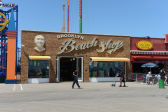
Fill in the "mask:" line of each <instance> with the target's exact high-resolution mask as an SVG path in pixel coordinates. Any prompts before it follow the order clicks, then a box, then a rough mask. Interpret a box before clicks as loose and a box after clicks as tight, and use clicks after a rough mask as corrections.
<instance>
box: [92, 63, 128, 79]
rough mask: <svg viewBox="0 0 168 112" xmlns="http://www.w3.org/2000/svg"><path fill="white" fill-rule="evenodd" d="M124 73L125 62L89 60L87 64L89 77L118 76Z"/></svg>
mask: <svg viewBox="0 0 168 112" xmlns="http://www.w3.org/2000/svg"><path fill="white" fill-rule="evenodd" d="M96 65H97V66H96ZM124 73H125V62H116V61H115V62H90V64H89V76H90V77H119V76H121V75H123V74H124Z"/></svg>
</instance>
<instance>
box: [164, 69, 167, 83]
mask: <svg viewBox="0 0 168 112" xmlns="http://www.w3.org/2000/svg"><path fill="white" fill-rule="evenodd" d="M164 75H165V77H164V85H166V84H167V75H166V71H165V73H164Z"/></svg>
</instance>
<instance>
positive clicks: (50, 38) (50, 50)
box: [21, 30, 130, 83]
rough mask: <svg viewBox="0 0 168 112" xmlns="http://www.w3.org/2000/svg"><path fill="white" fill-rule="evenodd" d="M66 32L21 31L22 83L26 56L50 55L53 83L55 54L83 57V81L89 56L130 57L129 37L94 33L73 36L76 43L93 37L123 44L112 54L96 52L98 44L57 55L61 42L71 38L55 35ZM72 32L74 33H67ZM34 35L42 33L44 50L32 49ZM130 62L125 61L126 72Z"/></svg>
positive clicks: (52, 79)
mask: <svg viewBox="0 0 168 112" xmlns="http://www.w3.org/2000/svg"><path fill="white" fill-rule="evenodd" d="M60 34H67V33H55V32H42V31H25V30H24V31H22V45H24V47H22V50H21V51H22V52H21V81H22V83H27V80H28V56H51V60H50V82H51V83H53V82H55V81H56V80H55V79H56V56H80V57H83V59H84V60H83V61H84V67H83V73H84V82H87V81H89V61H90V58H89V57H121V58H129V59H130V37H129V36H113V35H94V34H75V35H81V36H83V37H84V39H77V38H74V39H75V41H76V43H77V44H81V43H87V42H88V41H92V40H93V38H95V37H96V38H97V39H98V40H99V41H106V42H107V41H108V40H113V41H115V40H121V41H123V42H124V46H123V47H122V48H120V49H119V50H117V51H116V52H114V53H112V54H108V53H107V52H106V51H105V52H103V53H98V52H97V51H96V49H100V48H99V46H96V47H92V48H88V49H85V50H82V51H79V50H76V51H72V52H69V53H62V54H59V55H58V52H59V47H60V46H61V44H62V42H64V41H66V40H68V39H72V38H70V37H68V38H67V37H65V38H60V39H58V38H57V35H60ZM68 34H74V33H68ZM36 35H43V36H44V37H45V39H46V43H45V48H46V51H44V52H40V53H39V52H37V51H35V50H34V47H35V43H34V37H35V36H36ZM129 65H130V63H129V62H128V63H127V72H129V71H130V70H129V69H130V67H129Z"/></svg>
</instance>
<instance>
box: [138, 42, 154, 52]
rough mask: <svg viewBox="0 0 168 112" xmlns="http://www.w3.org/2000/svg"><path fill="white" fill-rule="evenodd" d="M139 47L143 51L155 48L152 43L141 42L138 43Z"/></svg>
mask: <svg viewBox="0 0 168 112" xmlns="http://www.w3.org/2000/svg"><path fill="white" fill-rule="evenodd" d="M137 47H138V48H139V49H141V50H150V49H152V48H153V44H152V43H151V42H150V41H146V40H141V41H139V42H138V43H137Z"/></svg>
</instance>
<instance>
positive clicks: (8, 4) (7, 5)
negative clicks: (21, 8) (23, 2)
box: [0, 2, 16, 8]
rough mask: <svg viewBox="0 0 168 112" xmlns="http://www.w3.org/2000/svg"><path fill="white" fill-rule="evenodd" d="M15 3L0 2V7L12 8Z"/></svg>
mask: <svg viewBox="0 0 168 112" xmlns="http://www.w3.org/2000/svg"><path fill="white" fill-rule="evenodd" d="M15 6H16V5H15V4H13V3H2V2H0V8H2V7H8V8H14V7H15Z"/></svg>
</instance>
